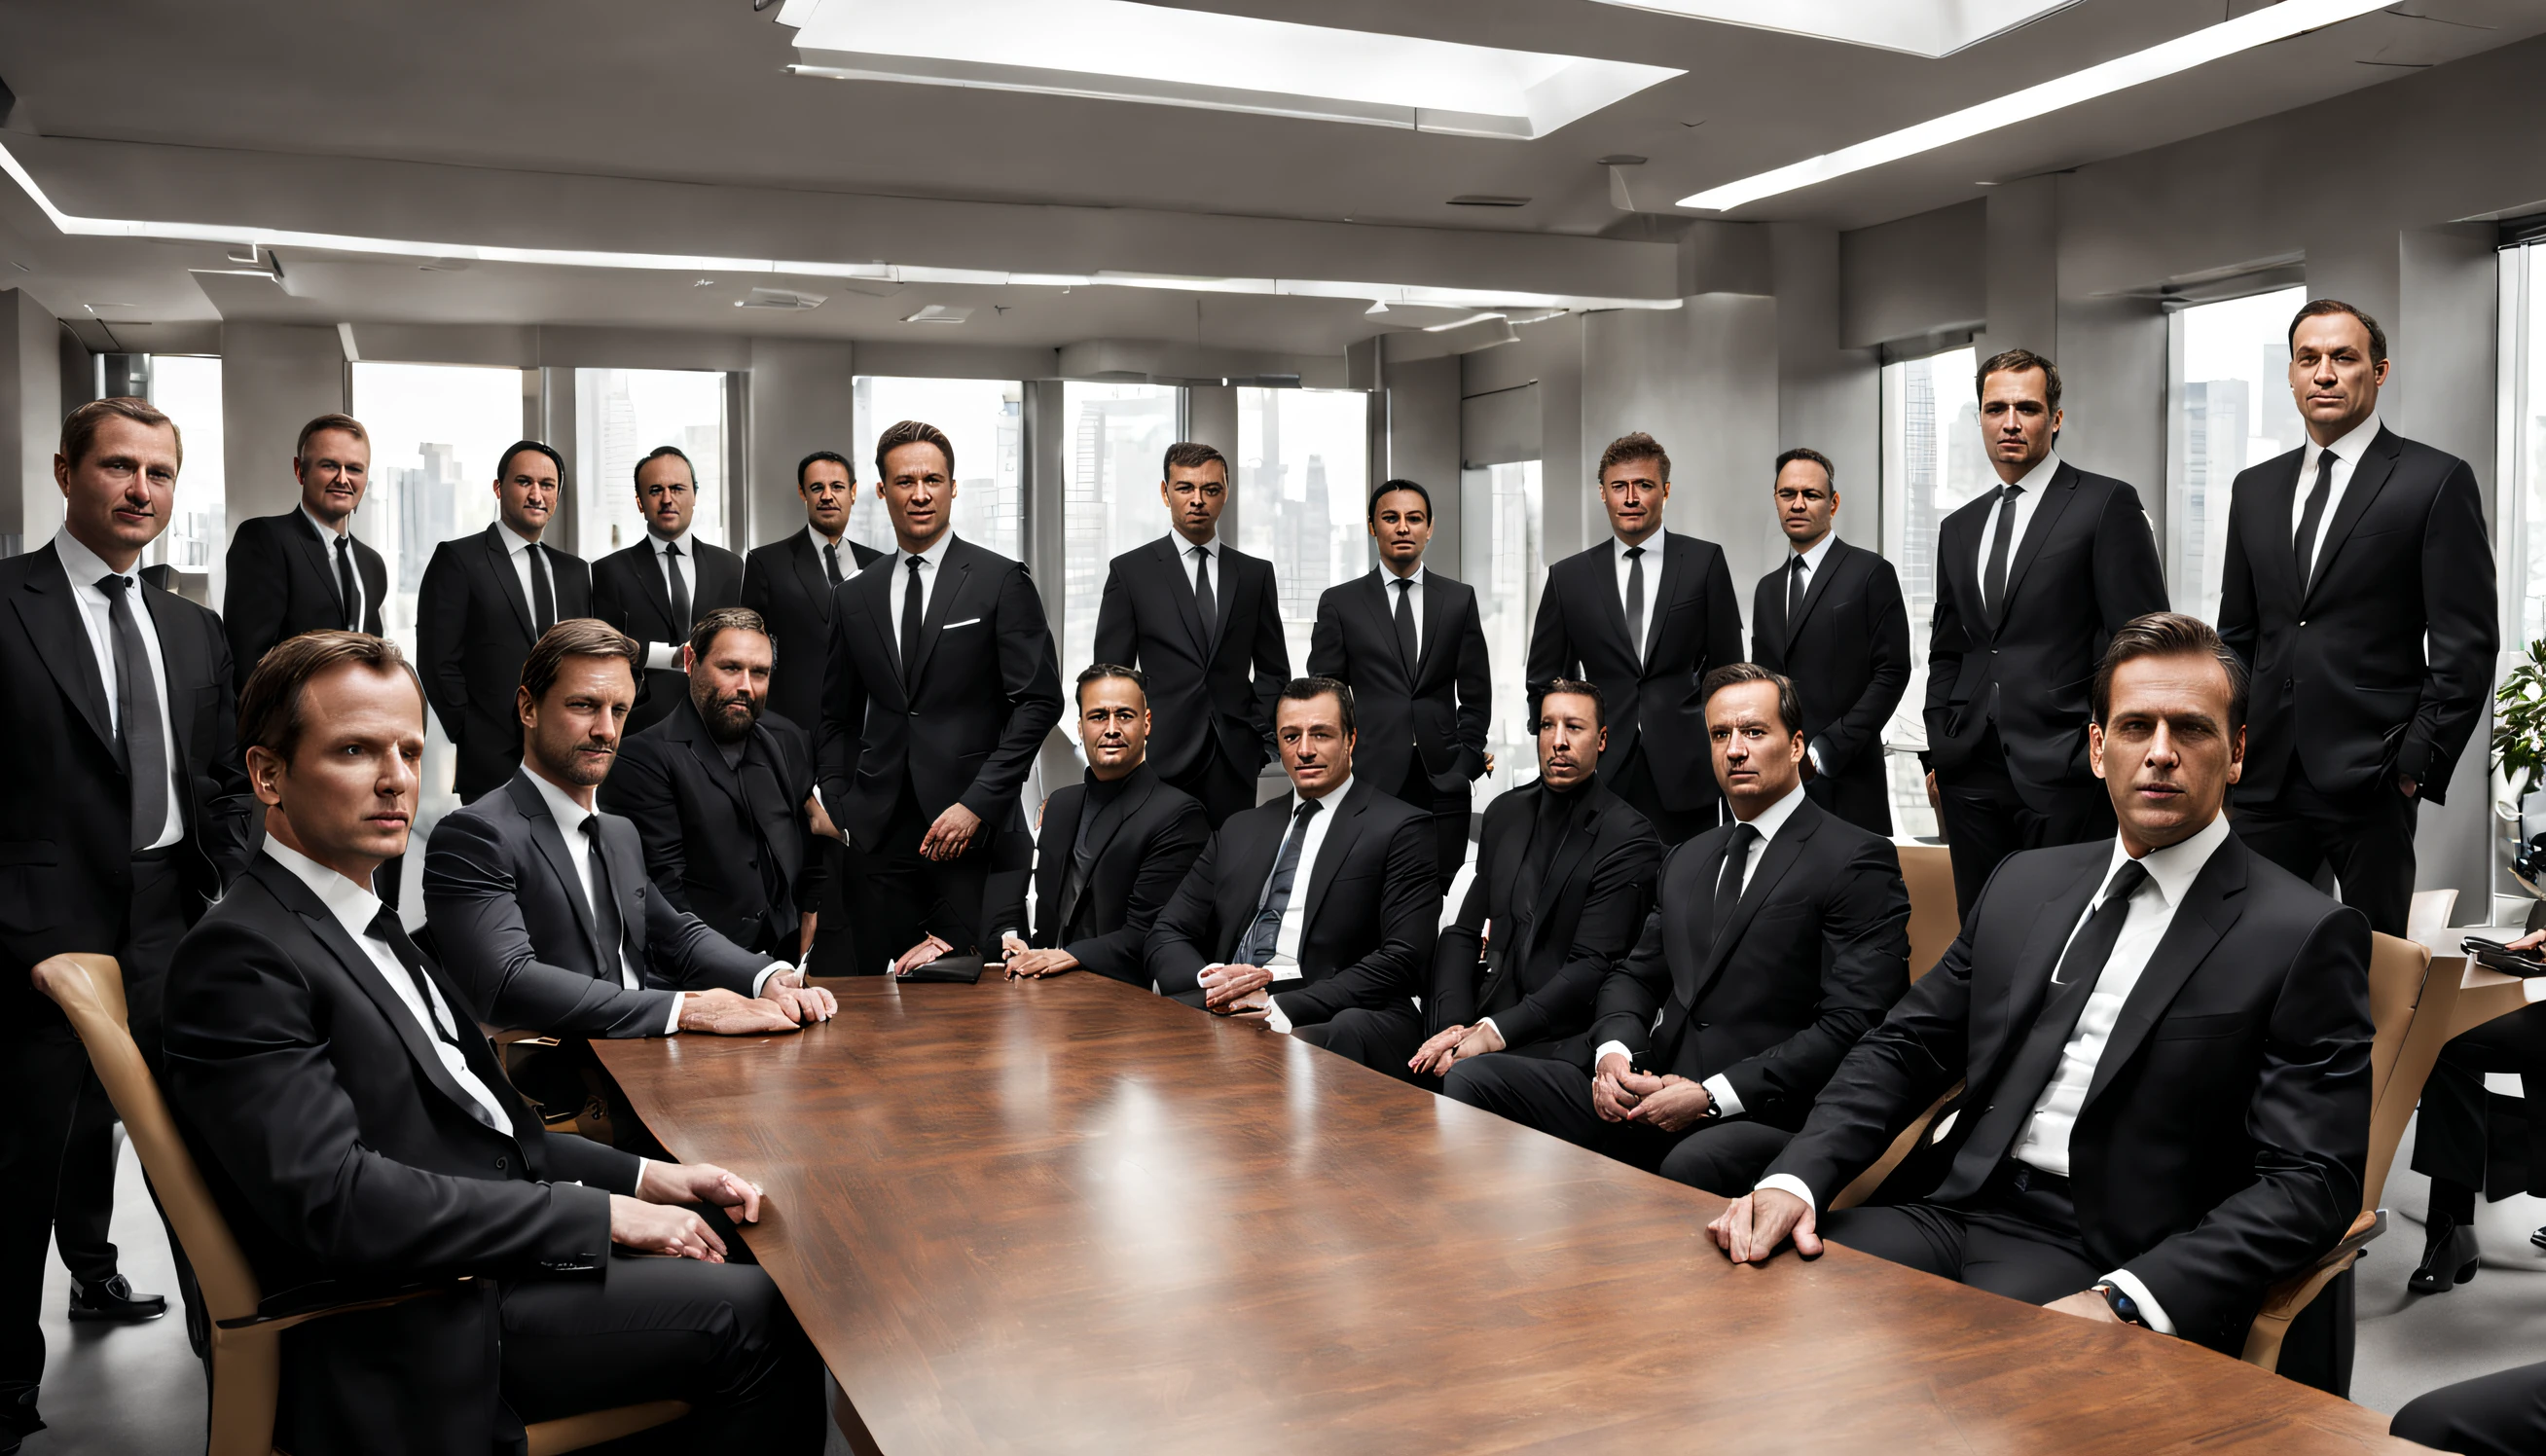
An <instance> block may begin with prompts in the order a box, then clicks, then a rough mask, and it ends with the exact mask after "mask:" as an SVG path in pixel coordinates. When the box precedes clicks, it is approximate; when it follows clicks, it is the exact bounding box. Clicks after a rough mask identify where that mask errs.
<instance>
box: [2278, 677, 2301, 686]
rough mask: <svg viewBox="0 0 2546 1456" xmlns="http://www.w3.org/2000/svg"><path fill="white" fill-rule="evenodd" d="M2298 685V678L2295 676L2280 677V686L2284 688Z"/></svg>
mask: <svg viewBox="0 0 2546 1456" xmlns="http://www.w3.org/2000/svg"><path fill="white" fill-rule="evenodd" d="M2298 685H2299V680H2298V679H2297V678H2295V677H2285V678H2282V679H2281V686H2282V687H2285V688H2294V687H2297V686H2298Z"/></svg>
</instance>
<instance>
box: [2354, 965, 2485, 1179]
mask: <svg viewBox="0 0 2546 1456" xmlns="http://www.w3.org/2000/svg"><path fill="white" fill-rule="evenodd" d="M2461 965H2462V963H2461V962H2459V961H2458V960H2457V959H2456V958H2454V957H2452V958H2450V959H2448V960H2446V961H2443V962H2442V963H2441V970H2442V971H2443V972H2444V973H2445V974H2443V975H2438V976H2434V975H2432V974H2431V952H2430V948H2429V947H2428V946H2424V945H2421V944H2419V943H2417V942H2415V941H2411V940H2400V939H2398V938H2397V937H2395V936H2393V935H2375V934H2373V935H2371V936H2370V937H2369V1019H2370V1021H2371V1023H2372V1024H2374V1025H2375V1026H2376V1027H2377V1039H2376V1040H2375V1041H2373V1042H2371V1043H2370V1046H2369V1164H2368V1168H2367V1174H2366V1176H2365V1177H2363V1178H2362V1179H2361V1209H2362V1211H2363V1212H2368V1211H2370V1210H2373V1209H2375V1208H2377V1207H2378V1202H2379V1199H2380V1197H2381V1196H2382V1195H2383V1194H2384V1193H2385V1191H2386V1188H2387V1171H2388V1169H2389V1168H2390V1167H2392V1166H2394V1165H2395V1161H2396V1149H2397V1147H2398V1145H2399V1144H2401V1143H2403V1142H2404V1139H2405V1125H2406V1124H2407V1123H2409V1122H2411V1121H2412V1120H2413V1116H2414V1104H2415V1103H2417V1102H2419V1101H2420V1100H2421V1097H2422V1083H2423V1082H2424V1081H2425V1080H2426V1079H2427V1078H2428V1077H2429V1076H2430V1074H2431V1066H2432V1064H2433V1063H2434V1062H2436V1061H2437V1060H2438V1059H2439V1055H2440V1045H2441V1044H2442V1043H2443V1042H2446V1041H2447V1040H2448V1035H2449V1020H2450V1017H2451V1016H2452V1015H2453V1014H2454V1013H2455V1012H2456V1010H2457V1003H2458V982H2459V976H2460V971H2461Z"/></svg>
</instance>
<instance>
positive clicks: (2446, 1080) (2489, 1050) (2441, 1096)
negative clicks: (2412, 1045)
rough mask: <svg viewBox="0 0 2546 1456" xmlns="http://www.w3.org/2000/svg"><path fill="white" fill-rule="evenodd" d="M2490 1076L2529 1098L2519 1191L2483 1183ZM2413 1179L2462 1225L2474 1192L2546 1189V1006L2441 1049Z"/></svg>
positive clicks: (2419, 1126) (2417, 1134)
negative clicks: (2425, 1184) (2501, 1075)
mask: <svg viewBox="0 0 2546 1456" xmlns="http://www.w3.org/2000/svg"><path fill="white" fill-rule="evenodd" d="M2397 797H2398V798H2402V797H2404V796H2402V795H2399V796H2397ZM2488 1071H2515V1072H2518V1073H2519V1074H2520V1083H2521V1085H2520V1090H2521V1091H2522V1092H2524V1093H2525V1094H2526V1097H2525V1099H2524V1100H2525V1102H2526V1107H2525V1108H2524V1109H2523V1110H2524V1111H2526V1113H2527V1117H2526V1121H2527V1124H2528V1140H2527V1146H2526V1147H2525V1148H2524V1149H2521V1150H2519V1152H2520V1153H2521V1154H2522V1156H2523V1161H2524V1166H2525V1172H2526V1176H2525V1177H2524V1178H2521V1179H2519V1180H2518V1186H2517V1187H2502V1186H2500V1185H2501V1184H2502V1183H2503V1181H2504V1180H2503V1179H2502V1178H2500V1177H2498V1176H2488V1171H2487V1164H2488V1163H2489V1162H2490V1161H2491V1158H2490V1156H2489V1155H2490V1151H2491V1150H2490V1147H2489V1139H2488V1136H2487V1134H2488V1131H2489V1127H2490V1123H2489V1120H2488V1118H2487V1117H2486V1107H2487V1103H2486V1099H2485V1094H2484V1074H2485V1073H2486V1072H2488ZM2505 1151H2508V1150H2505ZM2414 1171H2416V1172H2418V1173H2424V1174H2427V1175H2429V1177H2430V1179H2431V1213H2432V1214H2433V1215H2434V1216H2439V1215H2446V1216H2447V1217H2449V1218H2452V1219H2455V1220H2457V1221H2458V1222H2459V1223H2461V1224H2465V1223H2472V1222H2474V1220H2475V1199H2476V1194H2477V1192H2478V1191H2479V1190H2485V1189H2487V1188H2488V1187H2489V1186H2490V1187H2491V1188H2492V1190H2493V1192H2494V1196H2495V1197H2497V1198H2499V1197H2504V1196H2506V1195H2507V1194H2509V1193H2511V1192H2514V1191H2521V1190H2523V1189H2528V1190H2533V1189H2535V1188H2536V1187H2537V1186H2538V1185H2539V1184H2540V1183H2541V1182H2546V1005H2536V1006H2526V1007H2522V1008H2521V1009H2519V1010H2517V1011H2513V1012H2511V1013H2510V1014H2509V1015H2507V1016H2502V1017H2497V1018H2495V1019H2494V1020H2491V1021H2488V1022H2486V1023H2485V1024H2484V1025H2482V1026H2479V1027H2477V1028H2475V1029H2474V1030H2472V1031H2469V1032H2467V1033H2465V1034H2464V1035H2462V1036H2458V1037H2454V1038H2452V1039H2450V1041H2449V1043H2448V1045H2446V1046H2444V1047H2442V1048H2440V1060H2439V1061H2438V1062H2436V1063H2434V1064H2432V1067H2431V1075H2430V1078H2429V1080H2427V1081H2425V1082H2423V1083H2422V1105H2421V1109H2420V1110H2419V1112H2417V1113H2415V1115H2414Z"/></svg>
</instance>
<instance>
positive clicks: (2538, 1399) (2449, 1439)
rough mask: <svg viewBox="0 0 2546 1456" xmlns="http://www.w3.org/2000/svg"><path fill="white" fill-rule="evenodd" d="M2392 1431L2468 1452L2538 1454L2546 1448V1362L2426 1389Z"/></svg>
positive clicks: (2498, 1455) (2509, 1455) (2398, 1415)
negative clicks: (2430, 1389) (2434, 1388)
mask: <svg viewBox="0 0 2546 1456" xmlns="http://www.w3.org/2000/svg"><path fill="white" fill-rule="evenodd" d="M2388 1430H2389V1431H2390V1432H2391V1433H2392V1434H2394V1435H2397V1436H2399V1437H2402V1438H2403V1439H2405V1440H2409V1441H2419V1442H2421V1443H2422V1444H2423V1445H2425V1446H2430V1447H2433V1448H2434V1449H2437V1450H2441V1451H2458V1452H2463V1453H2465V1456H2536V1453H2537V1452H2539V1451H2546V1364H2539V1365H2522V1366H2520V1367H2519V1368H2517V1369H2515V1370H2502V1371H2497V1372H2495V1373H2494V1374H2491V1375H2479V1376H2477V1377H2476V1378H2475V1379H2473V1380H2462V1381H2459V1382H2458V1383H2457V1384H2455V1385H2444V1386H2441V1387H2440V1388H2439V1389H2438V1390H2435V1391H2426V1392H2424V1393H2423V1394H2421V1395H2419V1396H2416V1397H2415V1398H2414V1399H2413V1400H2412V1401H2410V1402H2408V1403H2406V1406H2405V1409H2404V1410H2402V1411H2399V1412H2397V1413H2396V1422H2395V1424H2393V1425H2391V1426H2389V1427H2388Z"/></svg>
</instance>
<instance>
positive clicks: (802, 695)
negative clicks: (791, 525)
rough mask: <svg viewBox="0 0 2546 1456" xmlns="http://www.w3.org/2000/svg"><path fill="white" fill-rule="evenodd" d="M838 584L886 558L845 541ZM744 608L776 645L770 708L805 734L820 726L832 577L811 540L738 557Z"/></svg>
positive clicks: (802, 535) (797, 536)
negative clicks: (763, 624) (764, 625)
mask: <svg viewBox="0 0 2546 1456" xmlns="http://www.w3.org/2000/svg"><path fill="white" fill-rule="evenodd" d="M840 545H841V546H842V547H843V548H845V550H843V551H842V553H841V555H840V579H841V580H842V581H846V580H848V579H849V578H850V577H852V576H855V575H857V574H858V571H859V570H860V568H862V567H864V566H865V565H866V564H867V563H868V562H869V561H872V560H874V559H876V558H877V557H881V556H883V555H884V553H882V552H879V551H877V550H876V549H875V548H873V547H871V546H860V545H859V544H857V543H856V542H854V541H850V540H848V539H847V538H846V537H843V538H841V541H840ZM742 604H743V605H744V606H746V607H749V608H750V609H751V610H753V611H755V612H758V613H759V614H760V617H761V620H762V621H764V622H766V623H768V624H769V634H770V636H771V638H773V639H774V640H775V641H776V642H777V644H778V655H777V660H776V661H775V662H773V663H771V664H770V668H769V708H770V711H771V712H773V713H777V714H779V715H781V716H783V717H785V718H786V720H787V721H788V722H789V723H792V724H795V725H797V726H798V727H800V728H804V729H805V731H806V733H807V734H808V735H809V734H810V733H811V732H812V731H813V729H814V728H816V727H818V726H819V725H820V724H821V722H822V658H823V656H824V654H825V653H826V652H828V650H829V645H830V641H831V578H830V576H829V575H828V573H826V572H824V571H823V569H822V557H821V553H819V552H817V551H815V550H814V549H813V539H812V537H811V536H810V535H808V534H807V533H806V531H801V530H800V531H797V532H794V533H792V534H790V535H789V536H787V537H786V538H785V539H784V540H780V541H773V542H771V543H769V544H768V545H767V546H755V547H753V548H752V549H751V554H750V555H749V556H747V557H743V558H742Z"/></svg>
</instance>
